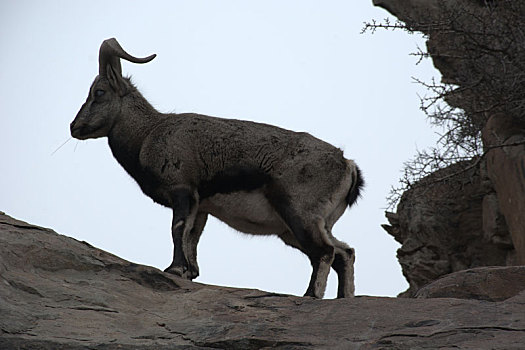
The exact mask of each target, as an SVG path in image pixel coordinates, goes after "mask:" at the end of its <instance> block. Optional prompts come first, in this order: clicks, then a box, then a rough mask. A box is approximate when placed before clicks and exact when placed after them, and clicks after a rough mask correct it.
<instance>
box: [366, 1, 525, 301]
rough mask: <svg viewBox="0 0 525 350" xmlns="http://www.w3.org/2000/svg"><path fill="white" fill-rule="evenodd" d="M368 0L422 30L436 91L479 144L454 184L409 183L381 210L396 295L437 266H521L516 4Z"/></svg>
mask: <svg viewBox="0 0 525 350" xmlns="http://www.w3.org/2000/svg"><path fill="white" fill-rule="evenodd" d="M373 2H374V4H375V5H377V6H381V7H383V8H385V9H386V10H388V11H389V12H391V13H392V14H393V15H395V16H396V17H398V19H400V20H401V21H403V22H405V23H406V24H407V26H408V27H409V28H411V29H413V30H416V31H421V32H423V33H425V34H426V35H427V38H428V40H427V49H428V53H429V54H430V56H431V58H432V60H433V63H434V66H435V67H436V68H437V69H438V70H439V71H440V72H441V74H442V81H443V83H447V84H452V85H453V86H456V87H457V88H456V89H454V90H453V91H451V92H448V93H446V94H445V96H444V99H445V101H446V102H447V103H448V104H449V105H451V106H453V107H455V108H460V109H461V110H463V111H464V112H465V113H466V115H467V116H468V119H467V121H468V124H469V127H471V128H472V130H474V131H475V133H477V132H480V133H481V136H482V141H483V146H484V150H485V153H484V154H483V158H482V159H481V161H479V162H478V163H477V164H478V165H479V167H477V168H476V169H472V170H473V172H474V174H472V175H470V176H469V175H467V174H465V173H462V176H461V177H460V179H459V180H458V181H454V180H453V179H452V180H451V181H441V183H440V184H437V185H435V186H434V188H433V189H430V190H427V191H425V190H423V189H421V188H413V189H411V190H409V191H407V192H406V193H405V194H404V196H403V198H402V199H401V202H400V203H399V206H398V208H397V213H387V218H388V219H389V222H390V225H385V226H384V227H385V229H386V230H387V231H388V232H389V233H390V234H391V235H393V236H394V237H395V238H396V240H398V241H399V242H400V243H402V247H401V249H400V250H399V251H398V257H399V260H400V263H401V265H402V267H403V273H404V275H405V276H406V278H407V280H408V281H409V283H410V288H409V290H407V291H406V292H405V293H403V296H414V295H415V293H416V292H417V291H418V290H419V288H421V287H422V286H423V285H424V284H426V283H429V282H430V281H432V280H434V279H437V278H439V277H440V276H442V275H444V274H446V273H451V272H455V271H460V270H462V269H466V268H471V267H476V266H490V265H501V266H512V265H525V216H524V215H525V112H524V109H523V108H522V105H523V104H522V102H521V101H522V100H523V98H522V96H523V85H524V84H525V80H523V79H522V76H523V74H522V72H523V69H522V65H523V62H525V49H524V48H523V45H522V42H523V40H522V35H523V32H522V31H521V27H522V23H524V22H525V5H523V3H521V2H513V1H502V2H494V1H478V0H461V1H459V0H444V1H436V0H402V1H401V0H373ZM518 23H519V24H518ZM457 166H459V167H460V166H461V164H458V165H457ZM457 168H458V167H456V171H455V172H456V173H458V172H459V171H458V170H457ZM449 170H450V169H444V170H442V172H446V171H449ZM453 172H454V171H452V173H453ZM471 173H472V171H471ZM439 178H443V176H442V174H439V173H437V174H433V175H431V176H429V178H427V179H423V181H422V182H425V181H427V182H436V181H433V180H436V179H439ZM471 178H472V181H470V179H471ZM465 179H466V180H467V181H466V182H465ZM458 182H463V185H462V186H458ZM467 182H468V183H467ZM416 187H417V186H416Z"/></svg>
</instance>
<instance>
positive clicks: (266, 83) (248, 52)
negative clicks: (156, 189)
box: [0, 0, 439, 298]
mask: <svg viewBox="0 0 525 350" xmlns="http://www.w3.org/2000/svg"><path fill="white" fill-rule="evenodd" d="M371 2H372V1H371V0H359V1H348V0H341V1H322V2H321V1H282V0H279V1H268V0H265V1H230V0H221V1H218V0H214V1H196V0H192V1H147V2H146V1H129V0H128V1H97V0H92V1H89V2H87V1H82V2H79V1H66V0H64V1H49V0H47V1H37V0H34V1H22V0H16V1H14V0H13V1H8V0H3V1H0V48H1V51H0V52H1V54H0V121H1V123H0V135H1V136H0V150H1V159H2V160H1V169H0V210H1V211H4V212H6V213H7V214H8V215H11V216H14V217H16V218H18V219H22V220H24V221H28V222H30V223H34V224H38V225H41V226H46V227H51V228H53V229H54V230H55V231H57V232H59V233H61V234H65V235H68V236H71V237H74V238H76V239H79V240H84V241H87V242H89V243H90V244H92V245H94V246H96V247H98V248H101V249H104V250H106V251H109V252H111V253H114V254H116V255H118V256H120V257H122V258H125V259H128V260H130V261H133V262H136V263H141V264H147V265H151V266H155V267H158V268H160V269H164V268H165V267H167V266H168V265H169V264H170V262H171V258H172V243H171V233H170V226H171V212H170V210H168V209H166V208H162V207H160V206H159V205H157V204H155V203H153V202H152V201H151V200H150V199H149V198H148V197H146V196H145V195H143V194H142V192H141V191H140V189H139V187H138V185H136V184H135V182H134V181H133V179H131V178H130V177H129V176H128V175H127V174H126V172H125V171H124V170H123V169H122V168H121V167H120V165H119V164H118V163H117V162H116V161H115V159H114V158H113V157H112V155H111V152H110V149H109V147H108V145H107V139H105V138H104V139H97V140H88V141H77V140H74V139H73V140H70V141H69V142H67V143H66V144H65V145H64V146H63V147H61V148H60V149H59V150H58V151H56V152H55V153H53V152H54V151H55V150H56V149H57V147H59V146H60V145H61V144H62V143H63V142H65V141H66V140H68V139H69V138H70V135H69V123H70V122H71V121H72V120H73V118H74V117H75V115H76V113H77V112H78V110H79V109H80V106H81V105H82V104H83V102H84V101H85V99H86V97H87V93H88V89H89V87H90V85H91V83H92V81H93V79H94V78H95V76H96V75H97V74H98V49H99V47H100V44H101V43H102V41H103V40H104V39H106V38H110V37H116V38H117V39H118V40H119V42H120V43H121V45H122V46H123V47H124V49H125V50H127V51H128V52H129V53H131V54H132V55H135V56H146V55H149V54H151V53H156V54H157V58H155V59H154V60H153V61H152V62H150V63H148V64H144V65H137V64H132V63H128V62H124V63H123V72H124V74H125V75H131V76H132V79H133V81H134V83H135V84H136V85H137V86H138V88H139V89H140V90H141V91H142V93H143V94H144V96H145V97H146V98H147V99H148V100H149V101H150V102H151V103H152V104H153V105H154V106H155V107H156V108H157V109H158V110H159V111H161V112H197V113H202V114H207V115H213V116H217V117H225V118H236V119H247V120H253V121H258V122H264V123H268V124H274V125H278V126H280V127H284V128H287V129H291V130H295V131H306V132H309V133H311V134H313V135H314V136H316V137H318V138H321V139H323V140H325V141H327V142H330V143H331V144H333V145H335V146H337V147H340V148H341V149H343V150H344V152H345V156H346V157H347V158H351V159H354V160H355V161H356V162H357V163H358V165H359V167H360V168H361V169H362V171H363V173H364V177H365V180H366V183H367V186H366V189H365V192H364V195H363V198H362V199H361V200H360V201H359V204H358V205H357V206H355V207H353V208H352V209H350V210H348V211H347V212H346V213H345V215H344V216H343V217H342V218H341V219H340V220H339V222H338V223H337V224H336V226H335V227H334V230H333V232H334V234H335V236H336V237H338V238H339V239H341V240H343V241H345V242H347V243H348V244H349V245H350V246H352V247H354V248H355V249H356V272H355V274H356V276H355V284H356V294H367V295H385V296H395V295H396V294H397V293H399V292H401V291H404V290H405V289H406V288H407V283H406V281H405V279H404V278H403V276H402V273H401V268H400V266H399V264H398V262H397V259H396V257H395V255H396V250H397V249H398V247H399V245H398V244H397V243H396V242H395V241H394V239H393V238H391V237H390V236H389V235H388V234H387V233H386V232H384V231H383V230H382V228H381V226H380V225H381V224H383V223H386V219H385V218H384V211H385V206H386V200H385V197H386V196H387V194H388V192H389V189H390V187H391V186H392V185H396V184H397V182H398V179H399V178H400V176H401V169H402V165H403V162H404V161H406V160H408V159H409V158H411V157H412V156H413V155H414V154H415V152H416V149H418V148H419V149H423V148H425V147H427V146H429V145H431V144H432V143H433V142H434V140H435V139H436V136H435V134H434V132H435V131H434V130H432V129H430V127H429V125H428V123H427V121H426V119H425V116H424V114H423V113H422V112H421V111H420V110H419V97H418V94H419V95H424V94H425V93H426V92H425V90H424V89H423V88H422V87H421V86H419V85H417V84H415V83H413V81H412V77H417V78H420V79H423V80H430V79H431V77H436V78H437V79H439V74H438V73H437V71H436V70H435V69H434V68H433V66H432V64H431V62H430V61H424V62H422V63H421V64H419V65H416V62H417V59H416V58H415V57H412V56H409V53H411V52H414V51H416V47H417V46H418V45H419V46H421V47H424V40H423V39H422V38H421V36H418V35H408V34H406V33H404V32H401V31H395V32H377V33H376V34H374V35H371V34H360V31H361V29H362V27H363V22H365V21H369V20H371V19H377V20H381V19H383V18H385V17H387V16H388V13H387V12H386V11H384V10H382V9H379V8H374V7H373V6H372V3H371ZM198 255H199V257H198V261H199V265H200V272H201V276H200V277H199V278H198V279H197V281H199V282H203V283H211V284H219V285H226V286H239V287H249V288H259V289H263V290H267V291H272V292H281V293H290V294H295V295H302V294H303V293H304V292H305V290H306V287H307V284H308V281H309V277H310V273H311V268H310V265H309V261H308V259H307V258H306V256H304V255H302V254H301V253H300V252H298V251H296V250H294V249H292V248H289V247H286V246H284V244H283V243H282V242H281V241H280V240H278V239H277V238H274V237H251V236H247V235H243V234H240V233H238V232H235V231H234V230H233V229H231V228H229V227H228V226H226V225H225V224H223V223H221V222H219V221H217V220H215V219H212V220H209V221H208V224H207V226H206V228H205V230H204V234H203V237H202V239H201V242H200V245H199V251H198ZM336 287H337V282H336V277H335V273H334V272H332V273H331V274H330V278H329V285H328V289H327V294H326V297H329V298H331V297H334V296H335V294H336Z"/></svg>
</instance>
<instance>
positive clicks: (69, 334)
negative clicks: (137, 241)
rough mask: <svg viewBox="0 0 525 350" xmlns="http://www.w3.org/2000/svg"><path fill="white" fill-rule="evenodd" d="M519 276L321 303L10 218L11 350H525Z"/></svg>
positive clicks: (2, 277) (2, 236)
mask: <svg viewBox="0 0 525 350" xmlns="http://www.w3.org/2000/svg"><path fill="white" fill-rule="evenodd" d="M483 269H486V270H483ZM512 269H513V270H512V271H510V272H509V270H505V268H501V267H500V268H494V269H491V268H482V269H476V270H468V271H467V272H461V273H458V274H459V277H458V278H456V277H454V275H455V274H452V275H448V276H446V277H445V278H447V279H446V280H445V279H442V280H438V281H436V282H434V283H438V284H437V285H435V286H434V287H433V285H432V284H431V285H428V286H426V287H425V288H426V289H424V290H423V289H422V290H421V292H420V293H419V294H418V295H417V296H418V298H413V299H408V298H379V297H370V296H358V297H355V298H350V299H340V300H314V299H311V298H300V297H295V296H289V295H281V294H274V293H268V292H263V291H258V290H249V289H235V288H226V287H218V286H208V285H202V284H198V283H192V282H188V281H186V280H182V279H179V278H176V277H173V276H171V275H169V274H166V273H164V272H162V271H160V270H158V269H155V268H152V267H148V266H142V265H137V264H133V263H131V262H128V261H125V260H123V259H120V258H118V257H116V256H114V255H112V254H109V253H107V252H105V251H102V250H100V249H97V248H95V247H92V246H91V245H89V244H88V243H85V242H79V241H77V240H75V239H72V238H69V237H67V236H63V235H60V234H57V233H55V232H54V231H52V230H50V229H46V228H42V227H38V226H34V225H30V224H27V223H25V222H22V221H19V220H15V219H13V218H11V217H9V216H7V215H5V214H4V213H1V212H0V315H1V317H0V349H75V350H77V349H79V350H80V349H206V348H220V349H262V348H281V349H420V348H429V349H435V348H462V349H522V347H523V344H525V291H524V290H525V285H524V284H525V283H524V280H525V278H524V276H525V272H524V270H523V268H520V267H513V268H512ZM502 270H503V272H502ZM469 271H470V272H469ZM516 281H517V282H516ZM505 283H506V284H505ZM463 286H467V287H468V288H467V289H465V288H463ZM435 296H438V297H439V298H433V297H435ZM495 300H496V301H495Z"/></svg>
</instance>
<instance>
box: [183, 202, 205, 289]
mask: <svg viewBox="0 0 525 350" xmlns="http://www.w3.org/2000/svg"><path fill="white" fill-rule="evenodd" d="M207 220H208V213H204V212H198V213H197V215H196V217H195V221H194V224H193V229H192V230H191V231H190V234H189V235H185V236H184V237H183V240H184V247H186V248H185V249H184V251H185V252H186V258H187V259H188V261H187V262H188V271H187V273H186V278H188V279H190V280H192V279H194V278H197V277H198V276H199V265H198V264H197V245H198V243H199V239H200V237H201V234H202V230H204V226H205V225H206V221H207Z"/></svg>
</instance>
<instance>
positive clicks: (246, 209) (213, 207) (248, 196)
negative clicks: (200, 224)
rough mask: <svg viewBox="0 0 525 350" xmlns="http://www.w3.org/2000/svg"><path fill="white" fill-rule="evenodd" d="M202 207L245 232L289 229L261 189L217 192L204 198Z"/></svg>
mask: <svg viewBox="0 0 525 350" xmlns="http://www.w3.org/2000/svg"><path fill="white" fill-rule="evenodd" d="M200 209H201V210H203V211H206V212H208V213H210V214H211V215H213V216H215V217H216V218H217V219H219V220H221V221H223V222H225V223H226V224H228V225H229V226H231V227H232V228H234V229H236V230H238V231H241V232H245V233H251V234H256V235H271V234H280V233H282V232H284V231H286V230H287V228H286V226H285V225H284V223H283V221H282V220H281V218H280V217H279V215H278V214H277V213H276V212H275V210H274V209H273V207H272V206H271V205H270V203H269V202H268V200H267V199H266V197H265V196H264V194H263V193H262V192H260V191H251V192H234V193H230V194H216V195H214V196H212V197H210V198H207V199H205V200H203V201H202V202H201V204H200Z"/></svg>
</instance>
